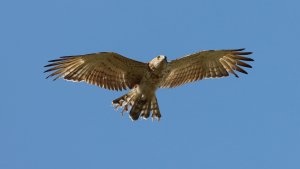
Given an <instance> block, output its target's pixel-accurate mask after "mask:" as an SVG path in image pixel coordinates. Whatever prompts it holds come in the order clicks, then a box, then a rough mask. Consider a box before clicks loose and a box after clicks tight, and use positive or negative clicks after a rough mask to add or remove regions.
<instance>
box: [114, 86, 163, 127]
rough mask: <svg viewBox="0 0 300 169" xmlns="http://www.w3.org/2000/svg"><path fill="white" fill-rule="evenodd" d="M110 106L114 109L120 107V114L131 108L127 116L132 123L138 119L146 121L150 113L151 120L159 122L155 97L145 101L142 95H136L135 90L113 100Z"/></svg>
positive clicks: (159, 116)
mask: <svg viewBox="0 0 300 169" xmlns="http://www.w3.org/2000/svg"><path fill="white" fill-rule="evenodd" d="M112 104H113V105H114V107H115V108H116V109H117V108H119V107H122V108H123V110H122V114H123V113H124V112H125V111H128V110H129V109H130V108H131V110H130V112H129V116H130V118H131V119H132V120H133V121H135V120H137V119H139V117H142V118H144V119H147V118H148V117H149V116H150V112H151V111H152V119H154V118H156V119H157V120H160V118H161V114H160V111H159V107H158V103H157V98H156V96H155V95H154V96H153V97H152V99H147V98H145V97H143V95H142V94H138V93H136V91H135V90H131V91H130V92H129V93H127V94H125V95H123V96H121V97H119V98H117V99H115V100H113V101H112Z"/></svg>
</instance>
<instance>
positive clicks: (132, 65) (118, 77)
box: [45, 49, 253, 120]
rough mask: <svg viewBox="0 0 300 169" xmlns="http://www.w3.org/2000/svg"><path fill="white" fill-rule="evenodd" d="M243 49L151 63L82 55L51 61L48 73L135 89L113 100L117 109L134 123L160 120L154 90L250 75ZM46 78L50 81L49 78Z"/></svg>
mask: <svg viewBox="0 0 300 169" xmlns="http://www.w3.org/2000/svg"><path fill="white" fill-rule="evenodd" d="M243 50H244V49H233V50H208V51H201V52H198V53H194V54H191V55H188V56H185V57H183V58H179V59H176V60H173V61H171V62H167V59H166V57H165V56H163V55H160V56H157V57H155V58H154V59H153V60H151V61H150V62H149V63H143V62H139V61H135V60H132V59H129V58H126V57H124V56H122V55H119V54H117V53H113V52H100V53H92V54H87V55H79V56H65V57H61V58H59V59H56V60H50V61H49V62H51V63H50V64H48V65H46V66H45V67H49V69H48V70H46V71H45V72H51V74H50V75H49V76H48V77H52V76H55V77H54V80H56V79H58V78H64V79H66V80H71V81H75V82H81V81H84V82H87V83H89V84H93V85H97V86H99V87H102V88H105V89H109V90H124V89H132V90H131V91H130V92H129V93H127V94H125V95H123V96H121V97H119V98H118V99H115V100H113V104H114V105H115V107H116V108H118V107H123V111H122V113H123V112H124V111H128V110H129V109H130V108H131V109H130V112H129V115H130V117H131V119H132V120H137V119H138V118H139V117H143V118H144V119H147V118H148V117H149V116H150V114H151V112H152V118H157V119H158V120H159V119H160V117H161V114H160V110H159V106H158V102H157V98H156V95H155V91H156V90H157V89H158V88H172V87H176V86H180V85H183V84H186V83H189V82H193V81H197V80H201V79H205V78H220V77H226V76H229V73H231V74H233V75H234V76H235V77H239V76H238V74H237V73H236V71H237V72H241V73H244V74H247V72H246V71H245V70H244V69H243V68H241V67H246V68H252V67H251V65H249V64H247V63H245V61H253V59H251V58H248V57H245V56H244V55H249V54H251V52H244V51H243ZM48 77H47V78H48Z"/></svg>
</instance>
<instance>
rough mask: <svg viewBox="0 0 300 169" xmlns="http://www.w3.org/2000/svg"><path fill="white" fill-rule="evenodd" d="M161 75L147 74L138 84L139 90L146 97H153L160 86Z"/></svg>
mask: <svg viewBox="0 0 300 169" xmlns="http://www.w3.org/2000/svg"><path fill="white" fill-rule="evenodd" d="M161 79H162V78H161V77H160V76H157V75H154V74H150V73H149V74H147V75H146V76H144V78H143V79H142V80H141V82H140V84H139V85H138V86H137V92H138V93H140V94H142V95H144V97H146V98H152V97H153V96H154V95H155V91H156V90H157V88H158V87H159V84H160V81H161Z"/></svg>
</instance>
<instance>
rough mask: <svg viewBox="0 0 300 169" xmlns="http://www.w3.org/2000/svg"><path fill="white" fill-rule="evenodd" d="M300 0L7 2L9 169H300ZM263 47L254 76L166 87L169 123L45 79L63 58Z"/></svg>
mask: <svg viewBox="0 0 300 169" xmlns="http://www.w3.org/2000/svg"><path fill="white" fill-rule="evenodd" d="M299 7H300V1H297V0H286V1H279V0H251V1H250V0H248V1H242V0H239V1H238V0H227V1H222V0H198V1H196V0H195V1H179V0H175V1H173V0H172V1H171V0H169V1H163V0H151V1H141V0H135V1H133V0H126V1H125V0H123V1H122V0H119V1H117V0H106V1H104V0H89V1H83V0H82V1H79V0H78V1H75V0H74V1H72V0H51V1H40V0H39V1H38V0H27V1H21V0H19V1H17V0H2V1H1V2H0V23H1V26H0V30H1V31H0V49H1V66H0V70H1V79H0V82H1V83H0V86H1V88H0V92H1V93H0V168H1V169H67V168H70V169H99V168H103V169H104V168H105V169H112V168H130V169H138V168H143V169H166V168H172V169H182V168H189V169H199V168H203V169H220V168H222V169H283V168H285V169H299V168H300V106H299V104H300V72H299V65H300V54H299V48H300V46H299V44H300V40H299V39H300V22H299V21H300V20H299V19H300V11H299ZM243 47H245V48H246V49H247V51H252V52H254V54H253V55H251V57H252V58H254V59H255V62H253V64H252V65H253V69H251V70H250V69H247V70H248V72H249V75H241V78H239V79H237V78H234V77H229V78H223V79H213V80H204V81H200V82H196V83H192V84H188V85H185V86H181V87H178V88H175V89H162V90H159V91H158V92H157V95H158V100H159V105H160V110H161V112H162V119H161V121H160V122H157V121H155V122H152V121H151V120H147V121H145V120H139V121H137V122H132V121H131V120H130V119H129V117H128V115H127V114H126V115H125V116H123V117H122V116H121V114H120V112H115V111H114V109H113V108H112V106H111V101H112V100H113V99H115V98H117V97H119V96H120V95H122V94H124V93H125V92H126V91H124V92H113V91H108V90H104V89H101V88H98V87H95V86H92V85H87V84H84V83H72V82H67V81H64V80H58V81H56V82H52V81H51V80H45V76H46V75H45V74H43V71H44V70H45V69H44V68H43V66H44V65H45V64H47V61H48V60H50V59H56V58H57V57H59V56H65V55H78V54H86V53H92V52H100V51H114V52H117V53H120V54H122V55H124V56H127V57H130V58H133V59H137V60H140V61H144V62H147V61H149V60H150V59H152V58H153V57H155V56H157V55H160V54H164V55H166V56H168V59H169V60H172V59H175V58H177V57H181V56H183V55H186V54H190V53H193V52H197V51H199V50H208V49H227V48H229V49H231V48H243Z"/></svg>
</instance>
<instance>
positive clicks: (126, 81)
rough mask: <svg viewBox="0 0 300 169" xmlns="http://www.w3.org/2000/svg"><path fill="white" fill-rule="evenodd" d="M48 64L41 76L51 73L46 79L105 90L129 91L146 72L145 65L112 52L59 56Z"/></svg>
mask: <svg viewBox="0 0 300 169" xmlns="http://www.w3.org/2000/svg"><path fill="white" fill-rule="evenodd" d="M49 62H51V64H48V65H46V66H45V67H50V68H49V69H48V70H46V71H45V72H51V71H53V72H52V73H51V74H50V75H49V76H48V77H52V76H56V77H55V78H54V80H56V79H58V78H64V79H66V80H71V81H75V82H80V81H84V82H87V83H89V84H93V85H96V86H99V87H103V88H105V89H109V90H123V89H127V88H130V89H131V88H133V87H134V85H135V84H138V83H139V82H140V80H141V79H142V77H143V75H144V73H145V71H146V70H147V64H146V63H143V62H138V61H135V60H132V59H129V58H126V57H124V56H122V55H120V54H117V53H113V52H99V53H92V54H87V55H78V56H63V57H60V58H59V59H56V60H50V61H49ZM48 77H47V78H48Z"/></svg>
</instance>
